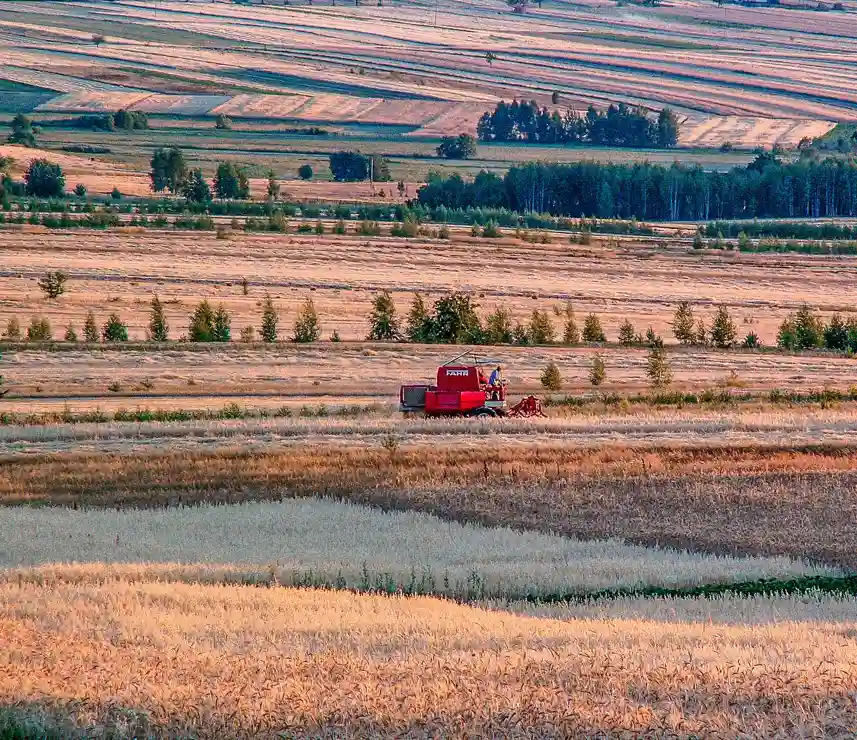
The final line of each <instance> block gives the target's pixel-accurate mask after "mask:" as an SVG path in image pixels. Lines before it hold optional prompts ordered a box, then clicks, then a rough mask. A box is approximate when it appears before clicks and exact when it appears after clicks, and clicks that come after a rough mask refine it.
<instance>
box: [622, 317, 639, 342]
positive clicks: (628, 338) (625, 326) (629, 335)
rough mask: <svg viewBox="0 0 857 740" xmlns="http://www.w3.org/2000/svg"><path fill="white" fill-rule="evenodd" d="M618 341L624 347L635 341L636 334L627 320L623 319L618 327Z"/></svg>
mask: <svg viewBox="0 0 857 740" xmlns="http://www.w3.org/2000/svg"><path fill="white" fill-rule="evenodd" d="M619 341H620V342H621V343H622V344H624V345H625V346H626V347H627V346H629V345H631V344H634V343H635V342H636V341H637V334H636V332H635V330H634V325H633V324H632V323H631V322H630V321H628V319H625V320H624V321H623V322H622V323H621V324H620V325H619Z"/></svg>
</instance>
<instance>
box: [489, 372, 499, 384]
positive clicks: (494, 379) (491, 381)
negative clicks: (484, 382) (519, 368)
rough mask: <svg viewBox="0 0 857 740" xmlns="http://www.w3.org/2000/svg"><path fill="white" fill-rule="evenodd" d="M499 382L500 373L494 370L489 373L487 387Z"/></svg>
mask: <svg viewBox="0 0 857 740" xmlns="http://www.w3.org/2000/svg"><path fill="white" fill-rule="evenodd" d="M499 380H500V371H499V370H495V371H494V372H493V373H491V377H490V378H488V385H497V383H498V382H499Z"/></svg>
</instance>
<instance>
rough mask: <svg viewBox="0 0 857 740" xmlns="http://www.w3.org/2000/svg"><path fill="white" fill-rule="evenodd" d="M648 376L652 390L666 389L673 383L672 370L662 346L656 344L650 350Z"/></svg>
mask: <svg viewBox="0 0 857 740" xmlns="http://www.w3.org/2000/svg"><path fill="white" fill-rule="evenodd" d="M646 375H648V376H649V382H650V383H651V385H652V388H666V387H667V386H668V385H669V384H670V383H672V379H673V374H672V369H671V368H670V363H669V360H668V359H667V355H666V352H665V351H664V348H663V345H662V344H656V345H654V346H653V347H652V348H651V349H650V350H649V359H648V363H647V365H646Z"/></svg>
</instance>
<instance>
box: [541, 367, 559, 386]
mask: <svg viewBox="0 0 857 740" xmlns="http://www.w3.org/2000/svg"><path fill="white" fill-rule="evenodd" d="M540 380H541V383H542V387H543V388H545V389H546V390H549V391H558V390H561V389H562V375H561V374H560V372H559V368H558V367H557V364H556V363H555V362H554V361H553V360H551V361H550V362H549V363H548V364H547V365H546V366H545V369H544V370H542V375H541V378H540Z"/></svg>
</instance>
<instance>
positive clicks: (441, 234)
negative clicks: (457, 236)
mask: <svg viewBox="0 0 857 740" xmlns="http://www.w3.org/2000/svg"><path fill="white" fill-rule="evenodd" d="M449 237H450V232H449V226H447V225H446V224H443V225H442V226H441V227H440V229H438V232H437V238H438V239H449Z"/></svg>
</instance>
